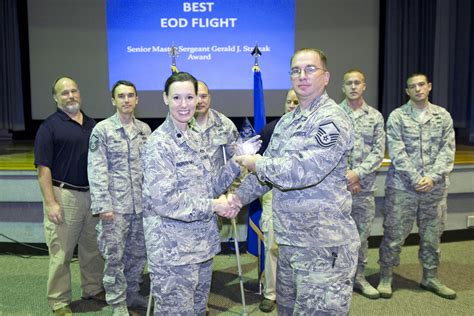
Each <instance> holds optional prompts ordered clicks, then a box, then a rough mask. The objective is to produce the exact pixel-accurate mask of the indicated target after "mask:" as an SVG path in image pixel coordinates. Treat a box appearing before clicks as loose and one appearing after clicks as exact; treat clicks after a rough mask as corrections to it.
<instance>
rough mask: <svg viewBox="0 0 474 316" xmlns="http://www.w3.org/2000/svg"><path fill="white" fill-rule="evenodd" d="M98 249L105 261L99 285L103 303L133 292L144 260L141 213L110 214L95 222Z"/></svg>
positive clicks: (137, 286) (138, 282)
mask: <svg viewBox="0 0 474 316" xmlns="http://www.w3.org/2000/svg"><path fill="white" fill-rule="evenodd" d="M97 233H98V236H97V239H98V242H99V250H100V253H101V254H102V257H103V258H104V260H105V267H104V278H103V284H104V289H105V292H106V300H107V303H108V304H110V305H112V304H117V303H120V302H123V301H125V300H126V298H127V295H130V294H133V293H137V292H138V291H139V290H140V282H142V274H143V269H144V268H145V263H146V249H145V238H144V236H143V216H142V214H117V213H115V214H114V219H113V220H111V221H104V220H100V221H99V224H97Z"/></svg>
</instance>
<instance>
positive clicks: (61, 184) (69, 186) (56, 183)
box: [53, 179, 89, 192]
mask: <svg viewBox="0 0 474 316" xmlns="http://www.w3.org/2000/svg"><path fill="white" fill-rule="evenodd" d="M53 185H54V186H55V187H60V188H63V189H67V190H74V191H79V192H87V191H89V187H81V186H77V185H73V184H69V183H66V182H61V181H58V180H54V179H53Z"/></svg>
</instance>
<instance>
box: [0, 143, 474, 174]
mask: <svg viewBox="0 0 474 316" xmlns="http://www.w3.org/2000/svg"><path fill="white" fill-rule="evenodd" d="M33 146H34V144H33V141H0V170H35V166H34V152H33ZM454 163H455V164H456V165H465V164H474V146H467V145H458V146H457V148H456V157H455V161H454ZM388 165H389V162H388V161H386V162H384V163H383V166H388Z"/></svg>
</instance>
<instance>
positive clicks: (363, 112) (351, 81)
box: [340, 69, 385, 299]
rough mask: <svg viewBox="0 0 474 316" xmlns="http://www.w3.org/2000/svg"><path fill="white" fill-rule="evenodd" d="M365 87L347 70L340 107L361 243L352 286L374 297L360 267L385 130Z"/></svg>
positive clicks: (359, 75)
mask: <svg viewBox="0 0 474 316" xmlns="http://www.w3.org/2000/svg"><path fill="white" fill-rule="evenodd" d="M365 89H366V84H365V75H364V74H363V73H362V72H361V71H360V70H356V69H351V70H349V71H347V72H346V73H345V74H344V80H343V84H342V92H343V93H344V95H345V96H346V97H345V99H344V101H342V102H341V104H340V106H341V107H342V109H343V110H344V111H345V112H346V113H347V114H348V115H349V117H350V118H351V119H352V122H353V124H354V135H355V140H354V148H353V149H352V152H351V155H350V157H349V161H348V166H347V167H348V170H347V173H346V177H347V186H348V189H349V191H351V193H352V212H351V216H352V218H353V219H354V221H355V222H356V224H357V230H358V231H359V237H360V243H361V245H360V249H359V259H358V263H357V272H356V277H355V281H354V288H355V289H357V290H359V291H360V292H361V294H362V295H364V296H365V297H368V298H371V299H377V298H379V296H380V295H379V292H378V291H377V290H376V289H375V288H374V287H373V286H372V285H370V284H369V282H367V280H366V279H365V275H364V269H365V265H366V264H367V253H368V248H369V242H368V239H369V236H370V229H371V227H372V222H373V220H374V217H375V197H374V192H375V190H376V187H375V176H376V170H377V169H378V168H379V167H380V165H381V163H382V160H383V157H384V152H385V131H384V120H383V117H382V114H380V112H379V111H377V110H376V109H374V108H373V107H371V106H369V105H368V104H367V103H366V102H365V100H364V97H363V94H364V92H365Z"/></svg>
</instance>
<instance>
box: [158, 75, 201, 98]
mask: <svg viewBox="0 0 474 316" xmlns="http://www.w3.org/2000/svg"><path fill="white" fill-rule="evenodd" d="M184 81H191V83H192V84H193V86H194V92H195V93H196V95H197V92H198V81H197V80H196V78H194V77H193V75H191V74H189V73H187V72H175V73H173V74H172V75H171V76H169V77H168V79H166V82H165V93H166V95H168V92H169V91H170V86H171V84H173V83H175V82H184Z"/></svg>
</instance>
